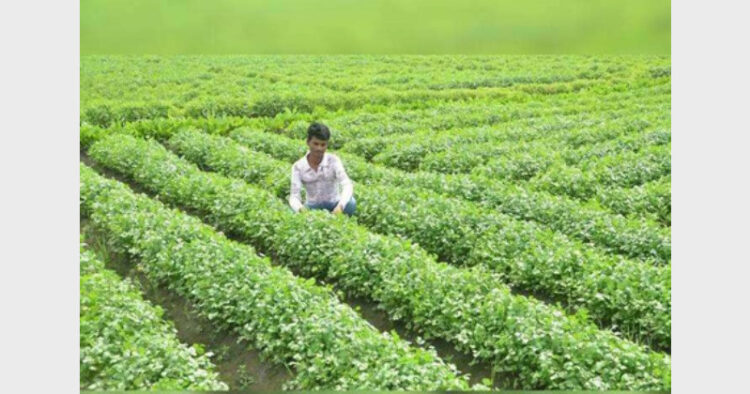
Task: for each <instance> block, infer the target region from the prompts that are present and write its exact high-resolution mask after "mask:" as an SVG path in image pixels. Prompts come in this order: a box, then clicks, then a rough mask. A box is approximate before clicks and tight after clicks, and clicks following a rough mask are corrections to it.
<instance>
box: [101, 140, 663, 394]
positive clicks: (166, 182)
mask: <svg viewBox="0 0 750 394" xmlns="http://www.w3.org/2000/svg"><path fill="white" fill-rule="evenodd" d="M90 155H91V157H92V158H93V159H94V160H96V161H97V163H99V164H100V165H103V166H105V167H107V168H109V169H111V170H114V171H116V172H118V173H120V174H122V175H124V176H127V177H128V178H130V179H132V180H133V181H135V182H136V183H137V184H139V185H141V186H142V187H145V188H146V189H148V190H151V191H152V192H154V193H156V194H157V195H158V196H159V198H160V199H161V200H163V201H167V202H170V203H173V204H175V205H178V206H181V207H183V208H186V209H190V210H191V211H193V212H195V213H196V214H198V215H200V216H201V217H203V218H204V220H205V221H207V222H208V223H211V224H214V225H216V226H217V227H219V228H221V229H223V231H226V232H229V233H233V234H237V235H238V236H240V237H242V238H243V239H245V240H247V241H248V242H251V243H252V244H253V245H254V246H256V247H257V248H258V249H259V250H260V251H263V252H264V253H273V255H274V256H276V258H277V259H279V260H280V261H281V262H283V263H284V264H286V265H288V266H291V267H294V268H295V269H296V270H299V271H300V272H301V273H303V274H305V275H315V276H318V277H321V278H325V279H326V280H329V281H331V282H333V283H335V284H336V285H337V286H339V287H340V288H342V289H343V290H345V291H347V292H349V293H350V294H353V295H364V296H368V297H370V298H372V299H373V300H375V301H377V302H378V303H379V304H380V305H381V307H382V308H383V309H384V310H385V311H386V312H388V314H389V315H390V316H391V317H392V318H394V319H404V320H405V321H406V322H407V324H408V325H409V326H410V327H412V328H414V329H416V330H417V331H418V332H420V333H423V334H424V335H425V336H427V337H440V338H444V339H446V340H448V341H450V342H452V343H454V344H455V345H456V346H457V348H459V349H461V350H466V351H470V352H471V353H472V354H473V355H474V357H476V358H477V359H480V360H481V359H484V360H488V361H490V362H492V364H493V366H494V368H496V369H497V370H500V371H511V372H513V373H514V374H515V376H516V378H515V381H514V385H516V386H518V387H522V388H546V389H633V390H647V389H667V388H669V387H670V385H671V383H670V381H671V380H670V376H671V372H670V364H671V361H670V357H669V356H665V355H663V354H660V353H654V352H651V351H649V350H648V349H646V348H645V347H643V346H640V345H636V344H634V343H632V342H629V341H625V340H622V339H620V338H618V337H616V336H615V335H613V334H612V333H610V332H607V331H602V330H599V329H598V328H597V327H596V326H595V325H593V324H592V323H590V322H589V321H588V320H587V319H586V318H585V317H584V316H583V315H574V316H566V315H565V313H564V312H563V311H562V310H560V309H559V308H556V307H552V306H548V305H545V304H544V303H541V302H539V301H536V300H534V299H530V298H526V297H521V296H515V295H512V294H511V292H510V289H509V288H508V287H507V286H505V285H502V284H501V281H500V278H499V277H497V276H496V275H495V274H493V273H491V272H490V271H488V270H486V269H482V268H481V267H478V266H477V267H473V268H471V269H461V268H456V267H453V266H450V265H445V264H440V263H436V262H435V261H434V258H433V257H432V256H430V255H429V254H427V253H426V252H425V251H424V250H422V249H421V248H419V247H417V246H416V245H413V244H412V243H410V242H408V241H405V240H399V239H398V238H392V237H386V236H380V235H376V234H373V233H370V232H368V231H366V230H365V229H363V228H362V227H360V226H358V225H357V224H356V223H354V222H351V221H349V220H346V219H344V218H331V217H329V215H328V214H326V213H321V212H314V213H309V214H304V215H297V214H294V213H292V211H291V210H290V209H289V208H288V207H287V206H285V204H284V203H283V202H281V201H279V200H278V199H277V198H276V197H274V196H273V195H272V194H270V193H268V192H267V191H265V190H264V189H261V188H257V187H253V186H250V185H248V184H246V183H244V182H242V181H238V180H233V179H231V178H226V177H223V176H220V175H216V174H210V173H204V172H201V171H200V170H199V169H198V168H197V167H195V166H194V165H192V164H190V163H188V162H186V161H184V160H182V159H180V158H178V157H176V156H175V155H174V154H172V153H170V152H168V151H167V150H166V149H165V148H163V147H162V146H160V145H159V144H157V143H155V142H151V143H149V142H148V141H144V140H138V139H135V138H132V137H129V136H125V135H115V136H111V137H109V138H105V139H103V140H100V141H99V142H97V143H96V144H94V145H93V146H92V147H91V149H90ZM269 179H272V178H269Z"/></svg>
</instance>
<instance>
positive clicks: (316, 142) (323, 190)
mask: <svg viewBox="0 0 750 394" xmlns="http://www.w3.org/2000/svg"><path fill="white" fill-rule="evenodd" d="M330 138H331V132H330V131H329V130H328V127H326V126H325V125H323V124H321V123H313V124H311V125H310V127H309V128H308V129H307V146H308V148H309V150H308V152H307V154H306V155H305V157H303V158H301V159H299V160H297V161H296V162H295V163H294V164H293V165H292V189H291V193H290V196H289V205H290V206H291V207H292V209H293V210H294V211H295V212H299V211H301V210H305V209H327V210H328V211H329V212H332V213H334V214H340V213H342V212H343V213H345V214H346V215H349V216H351V215H353V214H354V210H355V208H356V202H355V201H354V185H353V184H352V181H351V179H349V176H348V175H347V174H346V171H345V170H344V165H343V164H342V163H341V160H340V159H339V158H338V157H337V156H335V155H333V154H330V153H326V148H327V147H328V140H329V139H330ZM303 185H304V186H305V191H306V193H307V201H306V202H305V204H304V205H303V204H302V201H301V189H302V186H303ZM339 186H340V187H341V191H340V192H339Z"/></svg>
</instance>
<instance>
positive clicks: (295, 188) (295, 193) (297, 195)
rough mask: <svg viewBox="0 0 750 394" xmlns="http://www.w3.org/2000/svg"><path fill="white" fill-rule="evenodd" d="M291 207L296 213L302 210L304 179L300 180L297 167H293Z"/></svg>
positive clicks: (290, 195)
mask: <svg viewBox="0 0 750 394" xmlns="http://www.w3.org/2000/svg"><path fill="white" fill-rule="evenodd" d="M289 206H291V207H292V209H293V210H294V212H299V210H300V209H302V179H301V178H300V174H299V170H298V169H297V166H294V165H293V166H292V187H291V190H290V192H289Z"/></svg>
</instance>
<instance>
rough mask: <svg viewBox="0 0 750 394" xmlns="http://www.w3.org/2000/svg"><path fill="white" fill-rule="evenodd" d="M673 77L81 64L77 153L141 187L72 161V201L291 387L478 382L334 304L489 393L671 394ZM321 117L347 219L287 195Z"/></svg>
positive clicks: (613, 72) (248, 63)
mask: <svg viewBox="0 0 750 394" xmlns="http://www.w3.org/2000/svg"><path fill="white" fill-rule="evenodd" d="M133 7H134V8H133V10H135V9H137V8H138V6H137V5H133ZM269 7H272V6H270V5H269ZM273 7H278V5H273ZM629 9H632V7H630V8H629ZM164 10H165V8H162V9H160V12H163V11H164ZM126 19H127V18H124V19H123V20H126ZM459 19H460V18H459ZM165 28H167V29H168V27H165ZM670 63H671V61H670V59H669V57H667V56H659V57H657V56H571V55H566V56H457V55H454V56H374V55H357V56H310V55H307V56H278V55H275V56H226V57H218V56H174V57H162V56H84V57H82V59H81V112H80V120H81V130H80V146H81V150H82V160H84V161H87V160H92V162H93V163H95V164H96V169H97V170H98V171H99V172H105V173H106V174H109V175H118V177H119V179H121V180H123V181H129V182H130V183H131V184H132V185H133V186H134V187H138V188H139V190H143V191H146V192H147V193H148V194H149V196H143V195H138V196H136V195H134V194H132V192H131V191H130V190H129V189H128V188H127V187H125V186H124V185H122V184H120V183H118V182H113V181H109V180H105V179H104V178H101V177H100V176H99V175H97V174H96V172H94V171H92V170H91V169H89V168H87V167H82V169H81V171H82V178H81V179H82V189H81V190H82V197H84V198H83V199H82V200H81V210H82V213H84V214H85V215H87V216H88V217H89V222H90V223H92V226H94V227H95V230H96V232H97V235H99V234H101V236H102V237H104V238H106V242H107V243H108V245H111V246H112V247H113V248H116V249H118V250H117V252H118V253H123V254H125V255H128V256H130V257H131V258H132V260H133V261H138V262H139V264H140V266H142V267H143V268H144V270H145V273H146V275H147V276H148V279H149V281H153V282H154V283H155V284H158V285H160V286H163V287H166V288H168V289H170V291H174V292H175V293H177V294H178V295H180V296H182V297H184V298H185V299H188V300H189V301H190V302H191V303H192V304H194V305H196V306H197V309H196V312H197V313H198V314H199V315H201V316H202V317H204V318H206V319H208V320H210V321H212V322H214V324H216V327H217V329H225V330H228V331H231V332H233V335H237V336H238V337H240V338H241V339H243V340H246V341H247V342H248V343H249V344H251V345H252V346H254V347H256V348H257V349H258V350H259V351H260V353H261V354H262V355H264V357H265V359H264V361H263V362H269V363H270V362H273V363H276V364H282V365H285V366H287V367H288V368H289V369H290V370H291V371H292V374H293V380H291V381H290V382H289V384H288V385H287V388H296V389H335V388H344V389H357V388H373V389H415V390H423V389H424V390H426V389H455V388H469V387H468V385H467V382H468V381H467V379H466V378H465V377H457V376H456V374H457V371H456V370H455V369H454V368H453V366H452V365H450V364H445V363H443V362H442V361H441V360H440V358H438V357H437V356H436V354H435V353H434V352H433V350H432V349H431V347H430V346H426V345H425V344H424V343H423V342H422V341H421V340H418V341H417V343H415V344H414V345H413V346H415V347H412V346H410V345H409V344H407V343H406V342H405V341H403V340H401V339H399V338H397V336H395V335H393V334H391V333H385V334H381V333H378V332H377V331H376V330H374V329H373V328H372V326H371V325H369V324H368V323H366V322H365V320H364V319H363V318H362V317H361V316H360V314H359V313H358V312H355V311H354V310H352V309H351V308H349V307H347V306H346V305H345V304H343V303H342V302H341V301H340V300H339V299H337V296H338V297H345V301H347V302H348V303H350V304H352V305H355V304H356V302H357V301H354V300H358V299H369V300H367V301H366V302H368V303H369V302H374V305H375V306H377V308H379V309H382V312H384V313H385V315H386V316H387V317H386V320H387V323H388V324H389V325H390V324H397V325H400V323H399V322H402V323H404V326H405V328H406V329H407V330H410V331H411V332H410V335H416V336H423V337H426V338H429V339H437V340H438V343H440V346H443V345H446V346H448V347H452V348H453V349H451V350H450V352H449V353H448V354H452V352H453V351H458V352H459V353H463V355H462V358H464V357H465V358H466V361H467V362H468V361H471V362H472V363H480V364H481V368H480V369H481V371H480V372H479V373H480V374H483V373H488V374H489V373H491V371H490V368H491V369H492V370H493V371H492V375H493V376H495V377H498V378H499V380H497V381H495V384H498V383H499V384H500V385H499V386H498V387H500V388H521V389H597V390H598V389H613V390H614V389H633V390H635V389H641V390H658V389H662V390H668V389H669V388H670V386H671V383H670V379H671V359H670V356H668V355H666V354H664V353H660V352H661V351H666V352H669V351H670V350H671V343H670V342H671V341H670V339H671V333H670V331H671V278H670V276H671V227H670V226H671V202H670V199H671V120H670V109H671V64H670ZM314 121H318V122H323V123H325V124H327V125H328V126H329V127H330V129H331V136H332V138H331V140H330V141H329V142H330V144H329V151H330V152H332V153H334V154H336V155H337V156H338V157H339V158H341V159H342V161H343V163H344V167H345V168H346V171H347V173H348V174H349V176H350V177H351V178H352V180H353V181H354V183H355V197H356V199H357V205H358V206H357V213H356V215H355V216H354V217H352V218H348V217H335V216H334V217H332V216H331V215H329V214H327V213H325V212H317V211H316V212H304V213H302V214H294V213H293V212H292V211H291V209H290V208H289V206H288V204H287V202H286V199H287V197H288V194H289V187H290V179H289V176H290V165H291V163H292V162H293V161H295V160H298V159H299V158H300V157H302V156H303V155H305V153H306V152H307V146H306V145H305V143H304V141H305V137H306V130H307V127H308V126H309V124H310V123H311V122H314ZM148 139H154V140H153V141H146V140H148ZM177 155H181V156H182V158H180V157H179V156H177ZM217 173H218V174H217ZM303 194H304V191H303ZM159 201H162V202H163V203H166V204H169V205H170V206H172V207H174V208H179V209H182V210H184V212H186V213H181V212H178V211H174V210H169V209H167V208H165V207H164V206H163V205H162V203H161V202H159ZM201 221H202V222H203V223H205V224H203V223H201ZM206 225H210V226H213V228H211V227H208V226H206ZM214 228H215V229H217V230H220V231H222V232H225V233H227V234H228V235H229V236H230V237H232V238H233V239H235V240H236V241H239V242H242V243H238V242H235V241H228V240H227V239H226V238H224V236H223V235H222V234H218V233H216V230H214ZM259 256H260V257H259ZM264 256H268V258H266V257H264ZM270 261H273V263H274V265H273V266H272V265H271V262H270ZM282 267H286V268H282ZM290 270H291V271H292V272H294V275H293V274H291V273H290ZM84 275H87V274H86V273H82V276H84ZM301 277H306V278H311V279H301ZM312 278H314V280H312ZM316 282H317V284H316ZM328 287H333V288H335V289H336V291H332V289H329V288H328ZM362 315H363V316H365V317H367V319H372V316H371V315H370V311H366V310H363V311H362ZM379 318H380V317H379ZM371 321H372V322H373V324H376V325H378V327H379V326H380V325H379V324H380V323H378V322H377V320H371ZM329 329H330V333H333V336H331V335H330V334H329ZM87 335H88V334H87ZM92 335H93V334H92ZM83 339H84V338H83V337H82V340H83ZM443 341H445V342H447V343H443ZM436 344H437V343H436ZM113 346H115V347H117V346H118V345H113ZM120 347H121V346H120ZM115 350H117V349H115ZM457 362H459V363H461V362H463V361H457ZM123 368H126V367H125V366H123ZM128 368H129V367H128ZM222 368H223V366H222ZM459 368H460V369H461V370H462V371H469V369H468V368H467V369H464V366H463V365H462V364H459ZM472 368H473V367H472ZM494 372H498V373H499V375H496V374H495V373H494ZM474 388H481V387H474Z"/></svg>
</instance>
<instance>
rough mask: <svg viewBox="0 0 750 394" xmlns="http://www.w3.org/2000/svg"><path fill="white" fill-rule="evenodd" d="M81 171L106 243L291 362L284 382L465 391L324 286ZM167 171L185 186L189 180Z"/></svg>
mask: <svg viewBox="0 0 750 394" xmlns="http://www.w3.org/2000/svg"><path fill="white" fill-rule="evenodd" d="M157 165H158V164H157ZM80 171H81V211H82V212H83V213H84V214H85V215H86V216H87V217H88V218H89V219H90V221H91V223H92V224H93V225H94V226H95V228H97V229H98V230H99V232H100V233H102V234H105V235H106V236H107V237H108V238H107V240H108V242H109V244H111V245H112V246H113V247H115V248H117V250H119V251H122V252H125V253H127V254H129V255H131V256H132V257H133V258H135V259H137V260H138V261H140V262H141V264H142V265H143V270H144V271H145V274H146V275H147V277H148V278H149V280H151V281H153V282H154V283H160V284H163V285H165V286H167V287H168V288H169V289H170V290H172V291H174V292H176V293H178V294H180V295H182V296H184V297H186V298H188V299H190V300H191V301H192V302H193V303H194V305H195V306H196V309H197V310H198V312H199V313H200V314H201V315H203V316H204V317H206V318H207V319H209V320H210V321H211V322H212V324H214V325H215V326H216V327H217V329H219V328H221V329H228V330H232V331H234V332H236V333H237V334H238V336H239V337H240V338H242V339H244V340H247V341H248V342H249V343H250V344H252V345H254V346H257V348H259V349H260V350H261V351H262V354H263V355H264V356H265V357H266V358H267V360H270V361H272V362H276V363H282V364H284V365H287V366H289V367H290V368H292V369H293V370H294V372H295V374H294V377H293V379H292V380H291V381H290V382H288V384H287V385H286V388H290V389H302V390H319V389H330V390H351V389H373V390H376V389H379V390H437V389H444V390H448V389H454V390H466V389H468V388H469V386H468V384H467V379H466V377H459V376H457V372H456V369H455V367H454V366H453V365H451V364H445V363H444V362H443V361H442V360H441V359H440V358H439V357H437V355H436V354H435V352H434V351H433V350H423V349H418V348H413V347H411V346H409V345H408V343H407V342H405V341H403V340H401V339H399V338H398V337H397V336H393V335H391V334H388V333H380V332H378V331H377V330H376V329H375V328H374V327H372V326H371V325H370V324H369V323H367V322H366V321H365V320H363V319H362V318H361V317H359V316H358V315H357V313H356V312H354V311H353V310H352V309H351V308H350V307H348V306H347V305H345V304H342V303H341V302H340V301H339V300H338V299H337V298H336V295H335V294H334V292H333V291H331V290H330V289H327V288H323V287H320V286H317V285H315V284H314V283H313V281H309V280H304V279H300V278H297V277H295V276H294V275H292V274H291V273H290V272H289V271H288V270H286V269H283V268H278V267H274V266H273V265H271V263H270V261H269V260H268V258H261V257H258V255H257V253H256V251H255V250H253V249H252V248H251V247H249V246H247V245H241V244H238V243H236V242H233V241H230V240H228V239H226V238H225V237H224V236H223V235H221V234H218V233H216V231H215V230H214V229H213V228H211V227H210V226H207V225H204V224H203V223H201V222H200V220H198V219H196V218H194V217H190V216H188V215H186V214H183V213H181V212H179V211H177V210H173V209H168V208H167V207H164V206H163V204H162V203H160V202H158V201H156V200H153V199H151V198H148V197H146V196H143V195H138V194H135V193H133V192H132V191H131V190H130V189H129V188H128V187H127V186H125V185H124V184H122V183H120V182H117V181H113V180H108V179H105V178H103V177H102V176H101V175H98V174H97V173H96V172H95V171H94V170H92V169H91V168H89V167H87V166H84V165H81V168H80ZM167 177H168V178H169V179H171V181H173V182H177V183H180V184H182V185H183V186H184V187H187V188H190V187H191V186H190V185H189V183H186V182H189V179H186V178H180V177H174V174H173V173H172V174H168V175H167ZM206 201H207V202H209V203H210V202H211V201H210V200H206ZM260 208H261V207H258V209H260ZM115 346H118V345H117V344H115ZM118 347H122V346H118ZM154 362H156V361H154ZM186 367H187V366H186ZM481 387H482V386H478V388H481Z"/></svg>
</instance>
